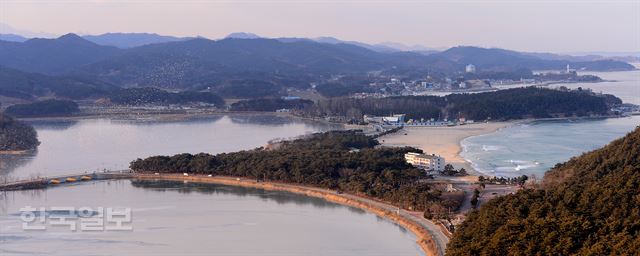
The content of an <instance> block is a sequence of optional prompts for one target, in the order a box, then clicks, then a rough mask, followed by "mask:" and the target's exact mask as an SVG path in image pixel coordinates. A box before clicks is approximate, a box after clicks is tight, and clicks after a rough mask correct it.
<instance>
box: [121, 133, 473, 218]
mask: <svg viewBox="0 0 640 256" xmlns="http://www.w3.org/2000/svg"><path fill="white" fill-rule="evenodd" d="M377 144H378V141H376V140H375V139H373V138H371V137H368V136H365V135H363V134H361V133H359V132H356V131H332V132H326V133H318V134H313V135H309V136H307V137H305V138H300V139H297V140H293V141H284V142H281V143H278V144H275V145H271V146H270V147H267V148H258V149H254V150H248V151H239V152H232V153H222V154H217V155H210V154H205V153H200V154H196V155H191V154H178V155H174V156H153V157H148V158H145V159H137V160H135V161H133V162H132V163H131V165H130V168H131V169H132V170H134V171H136V172H151V173H155V172H158V173H195V174H213V175H224V176H235V177H246V178H253V179H256V180H266V181H272V182H284V183H293V184H302V185H307V186H313V187H320V188H327V189H335V190H340V191H345V192H349V193H352V194H357V195H364V196H368V197H372V198H377V199H380V200H383V201H385V202H388V203H391V204H394V205H397V206H402V207H404V208H406V209H414V210H425V209H427V208H429V209H431V210H432V211H436V212H440V213H442V214H444V212H445V211H446V209H456V208H457V207H458V206H459V200H455V199H454V196H455V195H458V196H461V194H459V193H457V194H456V193H455V192H451V193H449V192H446V191H443V190H442V188H440V189H438V188H436V187H434V186H432V185H431V184H429V183H425V182H423V180H424V179H426V178H427V174H426V173H425V172H424V171H422V170H420V169H417V168H414V167H412V166H411V165H409V164H407V162H406V161H405V159H404V154H405V153H406V152H421V151H420V150H418V149H414V148H390V147H375V146H376V145H377ZM354 149H359V150H354Z"/></svg>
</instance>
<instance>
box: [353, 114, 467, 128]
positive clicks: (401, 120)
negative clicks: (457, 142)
mask: <svg viewBox="0 0 640 256" xmlns="http://www.w3.org/2000/svg"><path fill="white" fill-rule="evenodd" d="M362 120H363V121H364V122H365V123H368V124H378V125H390V126H454V125H463V124H472V123H475V121H474V120H467V119H465V118H459V119H457V120H448V119H446V118H445V119H444V120H436V119H434V118H431V119H429V120H425V119H424V118H421V119H420V120H414V119H408V120H407V119H406V115H405V114H396V115H391V116H374V115H364V116H363V117H362Z"/></svg>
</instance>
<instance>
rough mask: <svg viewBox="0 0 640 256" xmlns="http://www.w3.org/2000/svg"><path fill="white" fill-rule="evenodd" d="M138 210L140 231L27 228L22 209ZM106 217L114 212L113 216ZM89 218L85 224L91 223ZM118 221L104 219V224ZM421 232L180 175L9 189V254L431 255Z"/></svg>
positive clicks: (3, 220) (2, 246)
mask: <svg viewBox="0 0 640 256" xmlns="http://www.w3.org/2000/svg"><path fill="white" fill-rule="evenodd" d="M24 206H32V207H36V208H39V207H45V209H46V210H47V211H48V212H47V213H50V214H52V215H50V216H56V215H55V214H56V213H55V212H53V211H50V210H52V208H51V207H74V208H76V209H77V208H78V207H90V208H91V209H92V210H93V211H97V207H114V208H116V210H118V209H125V208H131V212H132V214H131V222H127V223H124V224H123V226H124V227H131V228H132V230H131V231H113V230H106V231H80V230H79V229H80V228H79V226H78V227H77V228H78V230H76V231H75V232H74V231H70V230H69V227H68V226H52V225H50V223H51V219H49V218H47V219H46V222H45V223H43V224H41V223H40V222H38V221H35V222H34V223H31V226H38V225H42V226H44V227H45V228H46V231H34V230H29V231H23V230H22V219H21V216H20V214H21V211H20V208H22V207H24ZM105 215H106V214H105ZM81 220H82V218H79V219H76V220H75V222H77V223H78V224H77V225H79V223H81ZM110 225H112V224H111V223H110V222H108V221H106V220H105V221H104V226H105V227H109V226H110ZM415 240H416V238H415V236H414V235H413V233H411V232H409V231H407V230H405V229H404V228H402V227H400V226H398V225H396V224H394V223H392V222H390V221H387V220H385V219H382V218H379V217H377V216H376V215H374V214H371V213H367V212H365V211H362V210H360V209H357V208H352V207H347V206H342V205H338V204H334V203H330V202H327V201H325V200H322V199H318V198H312V197H307V196H302V195H296V194H293V193H288V192H274V191H265V190H261V189H253V188H242V187H231V186H223V185H212V184H197V183H183V182H170V181H129V180H120V181H92V182H87V183H78V184H75V185H64V186H60V187H55V188H50V189H46V190H29V191H14V192H3V193H1V194H0V255H3V256H4V255H65V256H66V255H225V256H226V255H274V256H275V255H278V256H287V255H309V256H314V255H345V256H346V255H365V256H366V255H380V256H383V255H384V256H386V255H422V252H421V251H420V248H419V247H418V246H417V244H416V243H415Z"/></svg>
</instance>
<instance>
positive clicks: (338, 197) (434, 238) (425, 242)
mask: <svg viewBox="0 0 640 256" xmlns="http://www.w3.org/2000/svg"><path fill="white" fill-rule="evenodd" d="M130 179H141V180H173V181H187V182H188V181H192V182H200V183H210V184H220V185H228V186H240V187H250V188H258V189H264V190H272V191H286V192H290V193H295V194H301V195H305V196H311V197H316V198H321V199H324V200H327V201H329V202H333V203H337V204H341V205H346V206H351V207H356V208H359V209H362V210H365V211H368V212H370V213H373V214H375V215H377V216H379V217H382V218H385V219H388V220H390V221H392V222H394V223H396V224H397V225H399V226H401V227H403V228H405V229H407V230H409V231H411V232H412V233H413V234H414V235H415V236H416V238H417V240H416V243H417V244H418V246H419V247H420V249H421V250H422V251H423V252H424V253H425V255H444V252H445V248H446V244H447V243H448V237H447V236H446V235H445V234H444V233H443V232H442V230H441V228H440V227H439V226H438V225H436V224H435V223H432V222H431V221H428V220H426V219H424V218H422V217H416V216H415V215H413V214H412V213H411V212H408V211H406V210H400V211H397V210H395V209H397V207H395V206H393V205H390V204H387V203H383V202H380V201H376V200H373V199H370V198H366V197H362V196H357V195H351V194H337V193H335V191H331V190H327V189H322V188H314V187H308V186H302V185H292V184H284V183H274V182H256V181H255V180H252V179H251V180H250V179H243V178H232V177H221V176H213V177H207V176H183V175H178V174H160V175H153V174H136V175H134V176H133V177H131V178H130ZM437 232H440V233H441V234H440V235H441V236H440V237H438V234H435V233H437Z"/></svg>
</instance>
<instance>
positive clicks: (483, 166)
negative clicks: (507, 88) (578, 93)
mask: <svg viewBox="0 0 640 256" xmlns="http://www.w3.org/2000/svg"><path fill="white" fill-rule="evenodd" d="M581 74H592V75H597V76H600V77H601V78H603V79H605V80H607V81H608V82H602V83H573V84H555V85H550V86H551V87H559V86H566V87H569V88H578V87H582V88H588V89H591V90H593V91H594V92H602V93H607V94H613V95H615V96H617V97H619V98H621V99H622V100H623V102H625V103H632V104H639V105H640V70H634V71H624V72H589V73H581ZM638 125H640V116H632V117H623V118H607V119H591V120H554V121H535V122H529V123H522V124H517V125H513V126H511V127H507V128H503V129H500V130H498V131H496V132H494V133H491V134H485V135H480V136H475V137H470V138H466V139H464V140H463V141H462V142H461V146H462V152H461V156H462V157H464V158H465V159H466V160H467V161H468V162H470V163H471V165H472V166H473V167H474V169H476V170H478V171H479V172H481V173H483V174H485V175H487V176H498V177H515V176H521V175H528V176H533V177H534V178H538V179H541V178H542V177H543V176H544V173H545V172H546V171H548V170H549V169H550V168H552V167H553V166H555V165H556V164H558V163H562V162H565V161H567V160H569V159H570V158H571V157H576V156H579V155H581V154H583V153H585V152H588V151H591V150H595V149H598V148H600V147H602V146H604V145H607V144H608V143H610V142H611V141H613V140H615V139H617V138H620V137H622V136H624V135H625V134H627V133H629V132H631V131H633V130H634V129H635V128H636V127H638Z"/></svg>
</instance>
